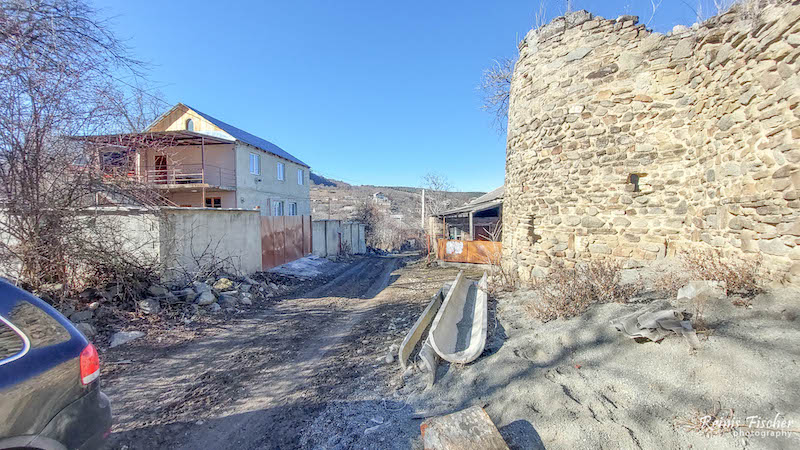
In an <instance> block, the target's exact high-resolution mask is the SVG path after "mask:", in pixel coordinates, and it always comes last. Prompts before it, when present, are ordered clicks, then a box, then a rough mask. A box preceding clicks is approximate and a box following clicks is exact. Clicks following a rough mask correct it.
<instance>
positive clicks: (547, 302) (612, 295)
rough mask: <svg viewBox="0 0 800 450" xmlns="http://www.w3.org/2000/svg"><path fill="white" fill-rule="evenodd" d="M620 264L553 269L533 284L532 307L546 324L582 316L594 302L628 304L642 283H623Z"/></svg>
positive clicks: (602, 263)
mask: <svg viewBox="0 0 800 450" xmlns="http://www.w3.org/2000/svg"><path fill="white" fill-rule="evenodd" d="M621 277H622V265H621V264H620V263H619V262H617V261H591V262H588V263H586V264H581V265H579V266H577V267H575V268H574V269H569V268H566V267H564V266H561V265H557V266H554V267H553V268H552V269H551V270H550V273H549V274H548V275H547V276H546V277H544V278H540V279H537V280H536V281H534V283H533V290H534V292H535V293H536V294H537V299H536V301H535V302H534V303H532V304H531V305H530V306H529V309H530V311H531V313H532V314H533V315H534V316H535V317H536V318H538V319H540V320H542V321H543V322H547V321H550V320H553V319H556V318H559V317H563V318H569V317H575V316H577V315H580V314H581V313H583V312H584V311H586V310H587V309H588V308H589V306H591V305H593V304H595V303H609V302H625V301H627V300H628V299H630V298H631V297H632V296H634V295H636V293H637V292H639V291H640V290H641V285H640V284H639V283H632V284H622V283H621Z"/></svg>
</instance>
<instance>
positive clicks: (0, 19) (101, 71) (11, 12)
mask: <svg viewBox="0 0 800 450" xmlns="http://www.w3.org/2000/svg"><path fill="white" fill-rule="evenodd" d="M141 72H142V64H141V63H140V62H139V61H137V60H135V59H134V58H132V57H131V56H129V54H128V51H127V49H126V48H125V46H124V45H123V44H122V43H121V41H119V40H118V39H117V38H116V37H115V36H114V35H113V34H112V33H111V32H110V31H109V27H108V23H107V22H105V21H104V20H101V19H99V18H98V14H97V12H96V11H95V10H94V9H92V8H91V7H90V6H89V5H88V3H86V2H85V1H84V0H8V1H3V2H2V11H0V202H1V204H2V210H0V258H1V259H2V260H3V263H4V264H6V265H7V266H11V267H6V270H7V271H8V270H9V269H11V270H14V271H15V272H16V275H17V276H18V277H20V278H22V280H23V281H24V282H26V283H28V284H29V285H30V286H32V287H36V286H38V285H39V284H41V283H44V282H59V283H60V282H63V281H65V280H66V279H67V278H68V273H69V272H70V270H71V268H74V267H79V266H80V265H81V264H80V262H89V261H91V258H99V257H101V256H102V255H103V254H104V252H98V251H97V245H92V246H91V247H89V248H87V247H86V246H84V244H85V243H87V242H90V243H95V244H96V242H97V239H96V237H97V234H98V233H101V231H99V230H95V231H89V229H88V227H91V226H93V224H94V223H97V222H98V221H92V220H89V219H87V215H86V214H87V207H88V206H90V205H92V204H93V199H94V198H95V196H96V194H97V192H98V190H99V189H100V188H102V187H103V186H104V185H105V184H107V183H106V180H107V179H108V177H107V176H106V175H107V174H104V173H103V172H102V171H100V170H97V169H98V164H97V162H98V161H97V160H96V159H94V158H93V156H92V155H91V154H87V152H86V148H85V146H84V145H82V144H80V143H79V142H77V141H75V140H74V139H70V138H69V137H71V136H79V135H90V134H98V133H103V132H107V131H109V130H114V129H116V128H117V127H118V124H119V123H121V121H122V119H120V110H119V107H118V104H116V103H115V101H110V99H116V98H117V97H116V96H119V95H121V94H120V93H121V92H123V91H125V90H127V89H130V85H129V84H127V83H121V82H120V81H119V79H120V77H123V76H125V77H128V78H136V77H140V76H141ZM134 90H135V89H134ZM117 103H118V102H117ZM95 155H97V154H96V153H95ZM118 188H119V189H121V190H125V189H127V187H126V185H123V184H120V185H118ZM93 238H94V239H93Z"/></svg>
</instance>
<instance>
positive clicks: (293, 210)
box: [289, 202, 297, 216]
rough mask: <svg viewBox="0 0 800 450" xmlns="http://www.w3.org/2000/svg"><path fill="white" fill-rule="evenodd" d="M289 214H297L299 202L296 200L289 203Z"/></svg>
mask: <svg viewBox="0 0 800 450" xmlns="http://www.w3.org/2000/svg"><path fill="white" fill-rule="evenodd" d="M289 215H290V216H296V215H297V203H295V202H292V203H289Z"/></svg>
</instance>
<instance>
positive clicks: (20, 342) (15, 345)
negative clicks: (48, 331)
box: [0, 316, 29, 365]
mask: <svg viewBox="0 0 800 450" xmlns="http://www.w3.org/2000/svg"><path fill="white" fill-rule="evenodd" d="M25 339H27V337H25V335H24V334H22V331H21V330H19V329H18V328H16V327H15V326H13V325H11V322H8V321H6V319H5V318H4V317H3V316H0V365H3V364H5V363H10V362H11V361H14V360H16V359H19V358H21V357H22V356H24V355H25V353H27V351H28V348H29V344H27V343H26V341H25Z"/></svg>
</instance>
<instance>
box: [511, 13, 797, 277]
mask: <svg viewBox="0 0 800 450" xmlns="http://www.w3.org/2000/svg"><path fill="white" fill-rule="evenodd" d="M799 47H800V2H798V1H794V2H793V3H784V4H783V5H782V6H768V7H764V8H761V9H758V10H757V11H756V10H754V9H750V10H748V11H745V10H744V9H738V10H732V11H730V12H728V13H725V14H722V15H720V16H717V17H714V18H712V19H710V20H708V21H706V22H705V23H702V24H700V25H695V26H694V27H693V28H691V29H689V28H685V27H683V28H681V27H676V30H675V31H674V32H673V33H669V34H667V35H664V34H660V33H654V32H651V31H648V30H647V29H646V28H645V26H644V25H637V19H636V18H635V17H632V16H622V17H619V18H618V19H616V20H607V19H603V18H600V17H593V16H592V15H591V14H589V13H587V12H585V11H580V12H576V13H572V14H569V15H567V16H565V17H560V18H557V19H555V20H554V21H553V22H551V23H550V24H548V25H545V26H544V27H542V28H540V29H539V30H538V31H536V30H532V31H531V32H530V33H528V35H527V36H526V37H525V39H524V40H523V41H522V42H521V43H520V56H519V61H518V62H517V65H516V68H515V72H514V76H513V81H512V83H511V102H510V108H509V124H508V147H507V155H506V196H505V203H504V214H503V220H504V227H503V229H504V233H503V249H504V261H505V263H506V264H509V265H511V266H512V267H514V268H516V269H517V270H518V271H519V274H520V276H521V277H522V278H523V279H527V278H529V277H530V276H532V275H537V273H538V272H544V271H546V270H547V268H548V267H550V265H551V264H552V263H553V261H554V260H555V259H561V260H562V261H564V262H565V264H566V265H567V266H570V265H572V264H574V263H575V262H577V261H579V260H585V259H589V258H612V257H619V258H624V259H625V260H626V261H630V262H633V263H637V262H639V263H644V262H646V261H650V260H655V259H657V258H664V257H670V256H672V255H675V254H676V252H678V251H680V250H684V249H687V250H688V249H691V248H692V247H694V246H699V247H708V248H716V249H720V250H721V251H723V253H724V254H725V255H726V256H728V257H731V258H739V257H742V255H744V254H760V255H762V257H763V261H764V267H765V268H767V269H769V270H770V271H771V272H773V273H774V274H776V275H777V276H779V277H790V278H791V277H792V276H793V275H794V276H797V275H800V222H798V218H799V217H800V214H799V212H800V107H798V103H800V74H799V72H800V61H798V59H799V57H800V48H799Z"/></svg>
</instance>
